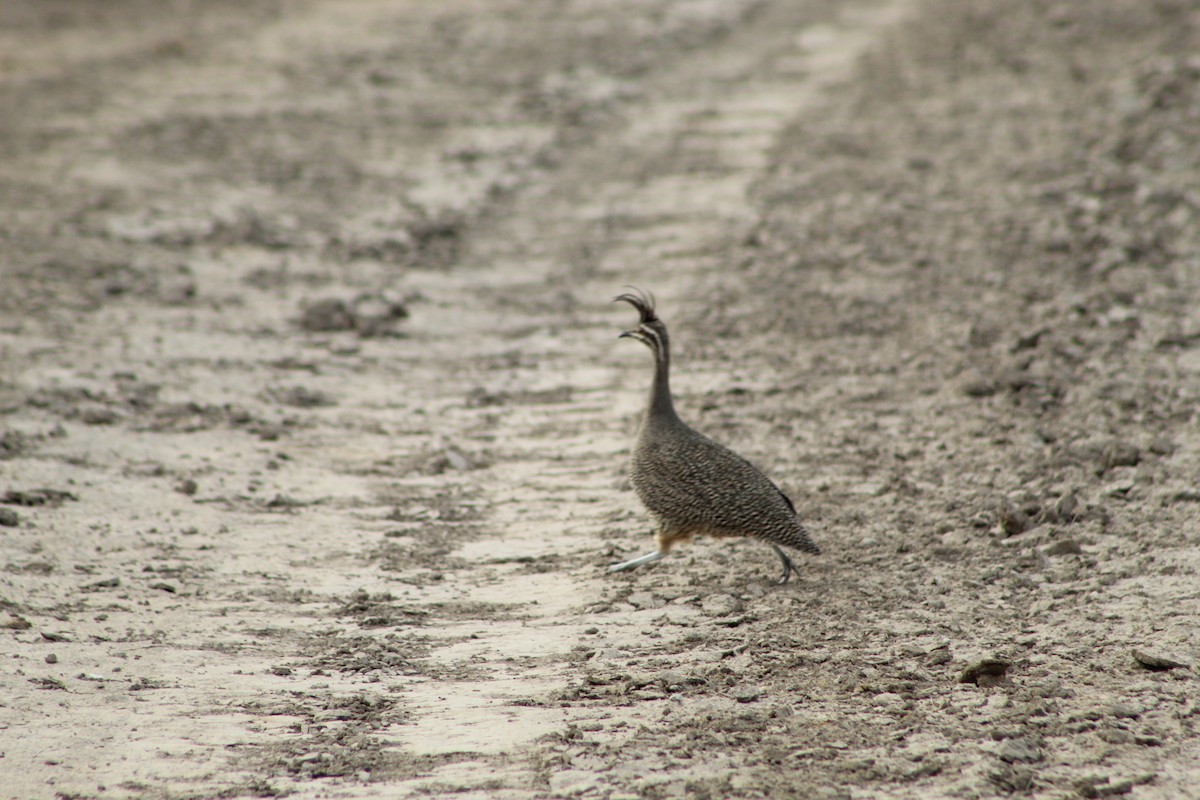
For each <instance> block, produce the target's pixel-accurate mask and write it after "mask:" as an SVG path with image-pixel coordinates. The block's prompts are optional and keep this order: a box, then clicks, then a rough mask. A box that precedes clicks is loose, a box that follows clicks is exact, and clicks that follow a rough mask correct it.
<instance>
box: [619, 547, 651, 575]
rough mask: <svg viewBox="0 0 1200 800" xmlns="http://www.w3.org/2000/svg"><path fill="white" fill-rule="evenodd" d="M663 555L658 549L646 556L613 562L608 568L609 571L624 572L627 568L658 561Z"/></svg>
mask: <svg viewBox="0 0 1200 800" xmlns="http://www.w3.org/2000/svg"><path fill="white" fill-rule="evenodd" d="M662 557H663V554H662V553H660V552H658V551H657V550H656V551H655V552H653V553H647V554H646V555H644V556H638V557H637V558H631V559H629V560H628V561H623V562H621V563H620V564H613V565H612V566H611V567H609V568H608V571H609V572H624V571H625V570H627V569H633V568H634V567H640V566H641V565H642V564H649V563H650V562H651V561H658V560H659V559H660V558H662Z"/></svg>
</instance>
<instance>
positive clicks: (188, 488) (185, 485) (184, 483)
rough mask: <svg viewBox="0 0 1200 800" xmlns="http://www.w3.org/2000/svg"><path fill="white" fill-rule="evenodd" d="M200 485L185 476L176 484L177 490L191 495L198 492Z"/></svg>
mask: <svg viewBox="0 0 1200 800" xmlns="http://www.w3.org/2000/svg"><path fill="white" fill-rule="evenodd" d="M199 488H200V486H199V484H197V483H196V482H195V481H194V480H192V479H191V478H185V479H183V480H181V481H180V482H179V483H177V484H176V485H175V491H177V492H179V493H180V494H186V495H188V496H189V497H190V496H191V495H194V494H195V493H196V490H197V489H199Z"/></svg>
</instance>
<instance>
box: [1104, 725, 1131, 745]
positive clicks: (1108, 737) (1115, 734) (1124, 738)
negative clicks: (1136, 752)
mask: <svg viewBox="0 0 1200 800" xmlns="http://www.w3.org/2000/svg"><path fill="white" fill-rule="evenodd" d="M1096 735H1097V736H1099V737H1100V740H1101V741H1103V742H1107V743H1108V744H1129V743H1131V742H1132V741H1133V734H1132V733H1130V732H1129V731H1127V730H1124V729H1123V728H1105V729H1104V730H1102V731H1100V733H1098V734H1096Z"/></svg>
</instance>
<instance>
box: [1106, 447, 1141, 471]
mask: <svg viewBox="0 0 1200 800" xmlns="http://www.w3.org/2000/svg"><path fill="white" fill-rule="evenodd" d="M1141 460H1142V451H1141V450H1139V449H1138V448H1137V447H1135V446H1134V445H1132V444H1130V443H1129V442H1122V441H1118V440H1115V439H1114V440H1113V441H1111V442H1109V443H1108V444H1106V445H1104V447H1103V449H1102V450H1101V451H1100V466H1101V468H1102V471H1103V472H1107V471H1108V470H1110V469H1112V468H1113V467H1136V466H1137V465H1138V462H1140V461H1141Z"/></svg>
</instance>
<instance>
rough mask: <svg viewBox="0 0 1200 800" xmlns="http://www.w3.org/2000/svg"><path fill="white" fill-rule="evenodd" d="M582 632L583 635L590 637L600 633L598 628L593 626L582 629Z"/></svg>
mask: <svg viewBox="0 0 1200 800" xmlns="http://www.w3.org/2000/svg"><path fill="white" fill-rule="evenodd" d="M583 632H584V633H585V634H587V635H588V636H592V635H595V634H597V633H599V632H600V629H599V628H597V627H596V626H595V625H593V626H592V627H590V628H584V629H583Z"/></svg>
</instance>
